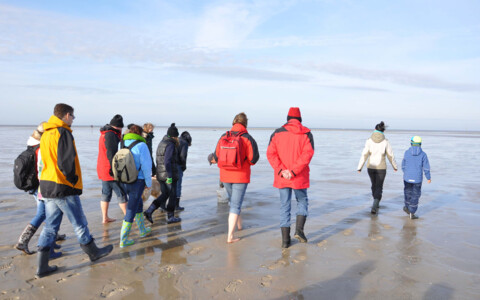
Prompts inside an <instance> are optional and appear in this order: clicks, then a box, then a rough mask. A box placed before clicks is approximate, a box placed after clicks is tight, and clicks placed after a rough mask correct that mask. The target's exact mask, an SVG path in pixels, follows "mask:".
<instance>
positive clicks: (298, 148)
mask: <svg viewBox="0 0 480 300" xmlns="http://www.w3.org/2000/svg"><path fill="white" fill-rule="evenodd" d="M301 122H302V116H301V114H300V109H299V108H298V107H291V108H290V110H289V111H288V115H287V124H285V125H283V126H282V127H280V128H279V129H277V130H275V132H274V133H273V134H272V136H271V137H270V143H269V144H268V148H267V158H268V161H269V162H270V165H271V166H272V168H273V170H274V172H275V173H274V181H273V186H274V187H276V188H278V189H279V191H280V202H281V213H280V218H281V221H280V228H281V231H282V248H288V247H289V246H290V210H291V199H292V190H293V192H294V193H295V198H297V220H296V229H295V238H297V239H298V240H299V241H300V242H302V243H306V242H307V238H306V237H305V234H304V232H303V227H304V225H305V221H306V220H307V215H308V198H307V188H309V187H310V168H309V166H308V165H309V164H310V161H311V160H312V157H313V153H314V145H313V135H312V132H311V131H310V129H308V128H307V127H305V126H303V125H302V123H301Z"/></svg>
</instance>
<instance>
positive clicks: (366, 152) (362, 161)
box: [357, 140, 370, 171]
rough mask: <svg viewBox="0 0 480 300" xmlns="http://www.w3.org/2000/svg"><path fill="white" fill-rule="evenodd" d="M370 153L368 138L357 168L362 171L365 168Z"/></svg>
mask: <svg viewBox="0 0 480 300" xmlns="http://www.w3.org/2000/svg"><path fill="white" fill-rule="evenodd" d="M369 155H370V149H369V147H368V140H367V141H366V142H365V147H363V151H362V155H361V156H360V161H359V162H358V167H357V170H358V171H361V170H362V168H363V165H364V164H365V162H366V161H367V159H368V156H369Z"/></svg>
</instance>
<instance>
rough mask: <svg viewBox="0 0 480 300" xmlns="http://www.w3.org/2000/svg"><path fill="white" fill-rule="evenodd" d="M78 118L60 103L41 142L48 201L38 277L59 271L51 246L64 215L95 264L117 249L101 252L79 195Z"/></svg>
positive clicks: (44, 193) (43, 192) (42, 185)
mask: <svg viewBox="0 0 480 300" xmlns="http://www.w3.org/2000/svg"><path fill="white" fill-rule="evenodd" d="M74 119H75V116H74V114H73V107H71V106H70V105H68V104H63V103H59V104H57V105H55V108H54V111H53V116H51V117H50V119H49V120H48V122H47V123H46V124H44V130H45V132H44V134H43V135H42V139H41V140H40V151H41V156H42V160H43V164H44V167H43V170H42V174H41V176H40V193H41V195H42V198H43V200H44V201H45V213H46V216H47V218H46V220H45V226H44V227H43V230H42V233H41V234H40V238H39V240H38V270H37V274H36V275H37V277H43V276H45V275H48V274H50V273H52V272H54V271H56V270H57V266H49V265H48V260H49V253H50V245H52V242H53V241H54V240H55V237H56V235H57V231H58V228H59V227H60V223H61V221H62V215H63V214H65V215H66V216H67V217H68V220H69V221H70V223H72V226H73V228H74V231H75V234H76V235H77V239H78V242H79V243H80V246H81V248H82V249H83V251H84V252H85V253H86V254H88V256H89V258H90V260H91V261H95V260H97V259H99V258H101V257H103V256H106V255H108V254H109V253H110V252H111V251H112V250H113V246H112V245H108V246H106V247H104V248H97V246H96V245H95V242H94V240H93V238H92V236H91V235H90V231H89V230H88V226H87V218H86V217H85V214H84V213H83V209H82V205H81V203H80V197H79V195H81V194H82V189H83V186H82V171H81V169H80V162H79V160H78V155H77V149H76V147H75V140H74V139H73V135H72V129H71V128H70V126H72V123H73V120H74ZM42 148H43V149H42Z"/></svg>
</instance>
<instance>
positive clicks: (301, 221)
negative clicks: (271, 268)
mask: <svg viewBox="0 0 480 300" xmlns="http://www.w3.org/2000/svg"><path fill="white" fill-rule="evenodd" d="M305 221H307V217H306V216H301V215H297V226H296V228H295V235H294V236H295V238H296V239H298V240H299V241H300V243H306V242H307V237H306V236H305V233H304V232H303V227H304V226H305Z"/></svg>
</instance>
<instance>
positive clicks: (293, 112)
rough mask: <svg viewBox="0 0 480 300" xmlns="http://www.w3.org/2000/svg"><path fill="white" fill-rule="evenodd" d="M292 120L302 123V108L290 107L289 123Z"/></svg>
mask: <svg viewBox="0 0 480 300" xmlns="http://www.w3.org/2000/svg"><path fill="white" fill-rule="evenodd" d="M291 119H296V120H299V121H300V122H302V114H301V113H300V108H298V107H290V109H289V110H288V115H287V121H290V120H291Z"/></svg>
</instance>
